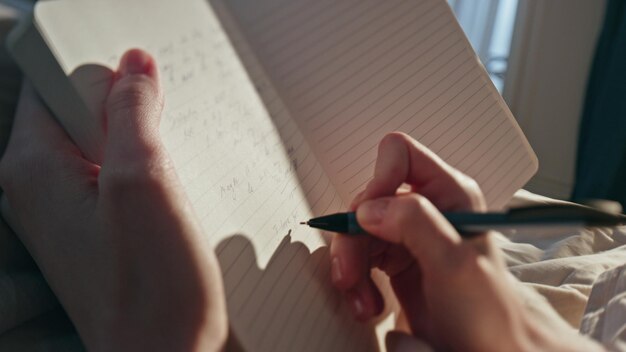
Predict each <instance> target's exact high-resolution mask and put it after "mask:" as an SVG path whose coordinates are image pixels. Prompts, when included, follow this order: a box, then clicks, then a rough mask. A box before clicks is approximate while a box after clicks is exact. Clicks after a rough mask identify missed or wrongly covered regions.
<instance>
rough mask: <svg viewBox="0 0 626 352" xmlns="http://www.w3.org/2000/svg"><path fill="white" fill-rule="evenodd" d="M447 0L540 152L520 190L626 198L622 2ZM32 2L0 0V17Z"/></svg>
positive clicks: (625, 16)
mask: <svg viewBox="0 0 626 352" xmlns="http://www.w3.org/2000/svg"><path fill="white" fill-rule="evenodd" d="M416 1H417V0H416ZM442 1H444V0H442ZM447 1H448V3H449V5H450V7H451V8H452V9H453V11H454V12H455V14H456V16H457V18H458V20H459V23H460V24H461V27H462V28H463V29H464V31H465V33H466V34H467V37H468V38H469V40H470V42H471V43H472V45H473V47H474V49H475V50H476V52H477V54H478V56H479V58H480V60H481V61H482V62H483V64H484V66H485V68H486V69H487V71H488V72H489V74H490V76H491V78H492V80H493V83H494V85H495V86H496V87H497V88H498V90H499V91H500V93H501V94H502V95H503V96H504V99H505V100H506V102H507V103H508V105H509V107H510V108H511V110H512V112H513V115H514V116H515V117H516V118H517V120H518V122H519V124H520V126H521V127H522V129H523V130H524V133H525V134H526V136H527V137H528V139H529V141H530V143H531V145H532V146H533V148H534V150H535V152H536V153H537V156H538V157H539V162H540V167H539V172H538V173H537V175H536V176H535V177H534V178H533V179H532V180H531V181H530V183H529V184H528V185H527V186H526V188H527V189H528V190H530V191H532V192H535V193H539V194H542V195H546V196H550V197H555V198H560V199H575V200H579V199H587V198H606V199H613V200H617V201H620V202H621V203H622V205H626V181H625V180H626V87H625V85H626V74H625V72H626V69H624V68H623V66H624V65H626V52H625V51H626V0H447ZM34 2H35V1H34V0H0V20H1V19H2V17H3V16H4V17H5V18H6V17H8V16H13V17H14V16H15V13H17V12H19V11H27V10H28V8H30V7H32V4H33V3H34ZM5 22H6V21H0V24H2V23H5ZM3 28H4V27H0V31H2V30H6V28H4V29H3ZM2 37H3V36H0V42H1V41H2ZM0 44H1V43H0ZM2 60H3V58H2V57H1V56H0V65H6V64H7V63H6V62H5V61H2ZM3 75H4V73H3ZM5 78H6V79H5ZM10 78H11V79H10ZM7 84H13V80H12V77H6V75H5V76H3V79H2V80H0V85H3V86H4V85H7ZM0 88H1V87H0ZM1 91H6V90H5V89H2V90H1ZM2 94H4V96H2ZM3 99H4V101H5V102H7V103H8V102H10V101H12V100H14V97H13V96H12V95H10V94H9V95H7V93H2V92H0V103H2V100H3ZM10 105H11V104H8V106H9V108H5V107H3V104H0V109H5V110H6V109H10ZM5 106H7V104H5Z"/></svg>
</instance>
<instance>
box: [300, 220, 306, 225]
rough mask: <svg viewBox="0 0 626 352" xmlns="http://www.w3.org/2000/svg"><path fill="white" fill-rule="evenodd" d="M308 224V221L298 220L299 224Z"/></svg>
mask: <svg viewBox="0 0 626 352" xmlns="http://www.w3.org/2000/svg"><path fill="white" fill-rule="evenodd" d="M306 224H308V221H300V225H306Z"/></svg>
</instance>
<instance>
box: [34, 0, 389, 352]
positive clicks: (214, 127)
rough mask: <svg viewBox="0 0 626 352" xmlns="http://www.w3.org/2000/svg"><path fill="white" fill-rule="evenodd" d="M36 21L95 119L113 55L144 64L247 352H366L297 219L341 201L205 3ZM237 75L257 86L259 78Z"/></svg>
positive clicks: (53, 14)
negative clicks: (160, 90) (127, 54)
mask: <svg viewBox="0 0 626 352" xmlns="http://www.w3.org/2000/svg"><path fill="white" fill-rule="evenodd" d="M146 9H150V11H149V12H147V13H146ZM36 21H37V24H38V27H39V28H40V30H41V31H42V32H43V34H44V37H45V38H46V40H47V42H48V45H49V46H50V47H51V48H52V50H53V53H54V54H55V55H56V59H57V60H58V61H59V64H60V66H61V67H62V68H63V70H64V71H65V73H66V74H67V76H69V77H70V78H71V81H72V82H73V84H74V85H75V86H77V87H80V88H81V89H77V91H78V92H80V94H81V99H82V100H84V101H86V102H90V111H92V113H93V114H94V115H97V114H98V112H99V111H101V104H102V102H103V99H104V96H103V95H102V93H103V92H106V89H105V88H103V86H104V87H106V85H108V82H109V81H108V79H107V76H106V73H107V72H109V73H110V70H111V69H113V68H114V67H115V66H116V65H117V63H118V61H119V57H120V55H121V54H122V53H123V52H124V51H125V50H127V49H128V48H131V47H141V48H144V49H146V50H147V51H149V52H151V53H152V54H153V55H154V56H155V57H156V60H157V62H158V64H159V68H160V72H161V75H162V83H163V86H164V91H165V100H166V102H165V110H164V112H163V117H162V120H161V135H162V137H163V140H164V143H165V145H166V147H167V149H168V151H169V152H170V155H171V157H172V159H173V162H174V164H175V166H176V169H177V171H178V174H179V176H180V178H181V180H182V182H183V184H184V187H185V189H186V191H187V194H188V196H189V198H190V199H191V201H192V203H193V208H194V209H195V211H196V215H197V217H198V218H199V219H200V221H201V223H202V225H203V228H204V230H205V233H206V235H207V240H208V241H210V242H211V243H212V245H213V246H214V248H215V250H216V252H217V255H218V258H219V261H220V265H221V269H222V272H223V277H224V282H225V289H226V295H227V301H228V310H229V318H230V324H231V327H232V329H233V332H234V333H235V335H236V337H237V338H238V340H239V342H240V343H241V345H242V346H243V347H244V348H245V349H246V350H251V351H303V350H307V349H311V350H337V351H339V350H359V351H363V350H365V351H367V350H375V349H377V343H376V339H375V335H374V333H373V331H372V329H373V327H372V326H371V325H368V324H361V323H358V322H356V321H355V320H354V319H353V318H352V317H351V314H349V312H348V309H349V308H348V307H347V306H346V304H345V303H344V302H343V300H341V299H340V297H339V294H338V292H337V291H336V290H335V289H334V288H333V287H332V286H331V285H330V279H329V277H328V276H329V271H330V270H329V268H328V266H329V258H328V250H327V248H326V247H325V246H324V245H325V241H324V239H323V238H322V235H321V234H320V233H318V232H316V231H313V230H310V229H308V228H305V227H303V226H300V225H298V222H299V221H302V220H305V219H308V218H309V217H311V216H312V214H313V212H315V213H318V214H321V213H325V212H330V211H336V210H338V209H341V208H343V207H344V205H343V204H342V201H341V198H340V197H339V196H338V194H337V192H336V191H335V188H334V186H333V185H332V183H331V182H330V180H329V178H328V177H327V176H326V174H325V173H324V170H323V168H322V167H321V166H319V164H318V162H317V160H316V158H315V154H313V153H312V152H311V149H310V147H309V145H308V142H307V141H306V140H305V139H304V137H303V136H302V134H301V132H300V130H299V129H298V127H297V124H296V123H295V122H294V121H293V120H292V119H291V118H290V116H289V114H288V110H287V109H285V107H284V106H283V105H282V102H281V99H279V98H278V97H277V96H276V94H275V92H274V91H273V90H272V89H271V85H267V87H266V88H265V89H264V90H263V91H264V92H263V97H264V99H265V104H264V103H263V102H262V101H261V99H260V98H259V95H258V93H257V92H256V91H255V85H253V84H252V82H251V81H250V77H249V76H248V75H247V74H246V71H245V70H244V68H243V66H242V65H241V63H240V61H239V59H238V57H237V55H236V53H235V51H234V50H233V48H232V46H231V43H230V42H229V40H228V38H227V37H226V35H225V34H224V32H223V30H222V28H221V25H220V23H219V21H218V20H217V18H216V17H215V15H214V13H213V11H212V10H211V8H210V7H209V5H208V3H206V2H204V1H201V0H196V1H187V2H185V3H184V4H179V3H177V2H171V1H167V0H158V1H157V0H146V1H131V2H128V1H124V0H109V1H106V2H102V1H97V0H93V1H88V0H81V1H78V0H77V1H54V2H40V3H38V6H37V11H36ZM85 68H89V70H85ZM94 71H97V72H98V73H99V74H98V75H93V74H91V72H94ZM81 72H90V74H87V75H83V74H80V73H81ZM249 74H250V75H251V76H253V78H255V80H256V82H257V83H256V84H257V87H262V86H264V85H266V84H265V83H264V77H263V75H262V71H260V70H259V71H254V68H253V69H252V70H251V72H249ZM45 93H46V92H42V94H45ZM59 117H60V118H63V116H59ZM93 117H94V118H97V116H93ZM281 136H282V138H281ZM146 235H148V234H146ZM164 304H167V302H164Z"/></svg>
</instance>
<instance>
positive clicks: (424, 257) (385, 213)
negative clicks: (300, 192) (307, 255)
mask: <svg viewBox="0 0 626 352" xmlns="http://www.w3.org/2000/svg"><path fill="white" fill-rule="evenodd" d="M403 184H408V185H410V187H411V191H410V192H398V188H399V187H400V186H401V185H403ZM485 208H486V207H485V201H484V198H483V195H482V193H481V191H480V188H479V187H478V185H477V184H476V182H474V181H473V180H472V179H470V178H469V177H468V176H466V175H464V174H462V173H461V172H459V171H457V170H455V169H454V168H452V167H451V166H449V165H447V164H446V163H445V162H444V161H442V160H441V159H439V158H438V157H437V156H436V155H434V154H433V153H432V152H431V151H430V150H428V149H427V148H425V147H424V146H422V145H420V144H419V143H417V142H416V141H414V140H413V139H411V138H410V137H408V136H406V135H404V134H401V133H393V134H390V135H388V136H386V137H385V138H384V139H383V141H382V142H381V143H380V146H379V152H378V160H377V163H376V168H375V173H374V178H373V180H372V181H371V182H370V183H369V184H368V185H367V188H366V189H365V191H363V192H362V193H361V194H360V195H358V196H357V197H356V199H355V200H354V202H353V204H352V209H353V210H356V214H357V220H358V221H359V223H360V224H361V226H362V227H363V228H364V229H365V230H366V231H367V232H368V233H370V234H371V235H372V236H371V237H369V238H363V237H362V238H356V237H348V236H342V235H336V236H335V237H334V239H333V241H332V245H331V258H332V259H331V260H332V264H331V268H332V269H331V270H332V272H331V274H332V277H333V281H334V283H335V285H336V286H337V287H338V288H339V289H341V290H342V291H344V292H345V295H346V297H347V299H349V300H350V301H351V302H352V305H353V307H354V313H355V315H356V316H357V317H358V318H359V319H368V318H371V317H373V316H375V315H377V314H379V313H380V312H381V310H382V308H383V303H382V298H381V295H380V293H379V291H378V289H377V287H376V285H375V284H374V282H373V281H372V278H371V276H370V270H371V268H373V267H376V268H380V269H381V270H382V271H383V272H385V273H386V274H387V275H388V276H389V278H390V281H391V286H392V288H393V290H394V293H395V295H396V297H397V298H398V300H399V302H400V305H401V307H402V310H403V312H402V313H403V314H404V318H405V319H406V321H407V322H408V326H409V329H410V332H411V333H412V334H414V335H415V336H417V337H419V338H421V339H423V340H425V341H426V342H428V343H429V344H431V345H432V346H433V347H435V348H436V349H438V350H439V349H454V350H468V351H469V350H478V351H488V350H500V351H514V350H542V349H547V348H553V349H559V348H560V349H563V348H565V347H566V346H568V344H569V343H570V342H571V341H572V340H567V339H563V336H562V335H559V334H555V332H554V331H546V328H545V327H544V325H543V324H542V322H539V321H535V320H536V319H535V320H534V319H533V316H531V315H530V314H529V313H528V312H527V311H526V309H525V308H524V307H523V305H522V303H521V301H520V300H519V298H518V296H517V294H516V292H515V290H514V285H513V284H512V282H511V281H510V280H512V279H510V278H509V275H508V273H507V268H506V266H505V264H504V262H503V261H502V260H501V259H500V256H499V252H498V249H497V248H495V247H494V244H493V243H492V241H491V237H490V235H489V234H488V233H485V234H482V235H480V236H478V237H475V238H473V239H471V240H462V239H461V236H460V235H459V234H458V233H457V232H456V231H455V229H454V228H453V227H452V225H450V223H448V222H447V220H446V219H445V218H444V217H443V216H442V214H441V213H440V210H441V211H475V212H481V211H485ZM561 333H562V332H561ZM568 333H569V332H568ZM569 334H570V335H571V333H569ZM554 335H558V336H554ZM576 339H579V340H582V338H578V337H576V336H574V339H573V340H574V341H575V340H576ZM569 346H572V345H569ZM584 346H586V347H589V344H587V343H585V344H584ZM579 347H580V346H579Z"/></svg>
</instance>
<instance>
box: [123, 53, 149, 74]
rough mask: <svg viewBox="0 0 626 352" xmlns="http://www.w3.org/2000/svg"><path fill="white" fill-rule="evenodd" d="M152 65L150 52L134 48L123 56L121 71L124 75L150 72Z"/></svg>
mask: <svg viewBox="0 0 626 352" xmlns="http://www.w3.org/2000/svg"><path fill="white" fill-rule="evenodd" d="M151 66H152V63H151V58H150V56H149V55H148V54H146V53H145V52H144V51H142V50H139V49H132V50H130V51H127V52H126V54H124V56H123V57H122V60H121V61H120V68H119V72H120V74H121V75H122V76H130V75H137V74H149V73H150V70H151Z"/></svg>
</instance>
